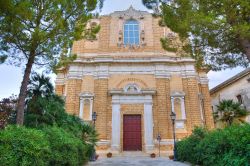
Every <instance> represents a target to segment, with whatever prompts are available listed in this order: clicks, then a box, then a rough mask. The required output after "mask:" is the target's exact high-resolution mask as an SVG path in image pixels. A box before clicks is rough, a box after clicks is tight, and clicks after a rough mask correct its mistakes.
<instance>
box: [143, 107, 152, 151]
mask: <svg viewBox="0 0 250 166" xmlns="http://www.w3.org/2000/svg"><path fill="white" fill-rule="evenodd" d="M144 133H145V135H144V139H145V151H146V152H147V151H150V150H153V148H154V144H153V116H152V102H147V103H144Z"/></svg>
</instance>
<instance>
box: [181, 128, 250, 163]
mask: <svg viewBox="0 0 250 166" xmlns="http://www.w3.org/2000/svg"><path fill="white" fill-rule="evenodd" d="M200 130H201V129H200ZM201 131H202V130H201ZM201 133H204V134H201V135H202V136H201V137H199V136H198V137H197V131H194V133H193V134H192V135H191V136H190V137H188V138H185V139H183V140H182V141H179V142H178V143H177V154H178V160H181V161H189V162H191V163H192V164H199V165H203V166H211V165H216V166H224V165H229V166H246V165H249V164H250V125H249V124H243V125H232V126H230V127H227V128H225V129H217V130H214V131H209V132H208V131H206V130H205V131H202V132H201Z"/></svg>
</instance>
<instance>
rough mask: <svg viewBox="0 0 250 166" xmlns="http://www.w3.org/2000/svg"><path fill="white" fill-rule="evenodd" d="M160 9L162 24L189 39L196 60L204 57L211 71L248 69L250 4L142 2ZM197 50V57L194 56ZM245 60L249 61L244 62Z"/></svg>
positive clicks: (235, 0) (231, 0) (234, 0)
mask: <svg viewBox="0 0 250 166" xmlns="http://www.w3.org/2000/svg"><path fill="white" fill-rule="evenodd" d="M142 2H143V4H144V5H145V6H146V7H148V8H149V9H153V8H160V11H161V12H160V13H159V15H160V16H161V18H162V21H161V22H162V24H163V25H165V26H167V27H169V28H170V29H171V30H172V31H174V32H176V33H178V34H179V36H180V37H181V38H182V39H185V38H188V39H189V40H190V42H189V43H190V44H191V46H192V49H191V50H190V52H189V53H190V54H191V55H192V57H194V58H195V59H197V58H199V57H200V55H202V56H203V60H204V61H205V64H206V65H209V66H210V67H211V68H212V69H213V70H221V69H225V68H232V67H235V66H238V65H241V66H244V67H245V66H248V65H249V61H250V50H249V48H250V23H249V15H250V1H248V0H222V1H218V0H203V1H201V0H167V1H166V0H142ZM197 50H198V52H199V54H197ZM247 58H248V61H247Z"/></svg>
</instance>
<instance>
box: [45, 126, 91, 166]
mask: <svg viewBox="0 0 250 166" xmlns="http://www.w3.org/2000/svg"><path fill="white" fill-rule="evenodd" d="M43 131H44V132H45V135H46V137H47V140H49V145H50V149H51V154H50V160H49V161H50V163H49V164H50V165H53V166H57V165H58V166H61V165H79V166H80V165H83V163H84V162H86V161H87V159H88V158H87V155H86V152H87V150H88V149H87V147H86V145H84V144H83V142H82V140H81V139H79V138H77V137H75V136H74V135H73V134H72V133H70V132H66V131H65V130H63V129H62V128H58V127H49V128H44V129H43Z"/></svg>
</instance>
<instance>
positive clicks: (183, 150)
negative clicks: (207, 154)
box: [176, 127, 207, 164]
mask: <svg viewBox="0 0 250 166" xmlns="http://www.w3.org/2000/svg"><path fill="white" fill-rule="evenodd" d="M206 135H207V130H206V129H205V128H198V127H196V128H195V129H194V130H193V133H192V135H191V136H189V137H188V138H185V139H183V140H182V141H179V142H177V144H176V146H177V153H178V155H177V157H178V160H181V161H189V162H191V163H197V164H199V163H200V158H199V156H200V151H198V150H197V145H198V144H199V143H200V142H201V140H202V139H204V137H205V136H206Z"/></svg>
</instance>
